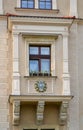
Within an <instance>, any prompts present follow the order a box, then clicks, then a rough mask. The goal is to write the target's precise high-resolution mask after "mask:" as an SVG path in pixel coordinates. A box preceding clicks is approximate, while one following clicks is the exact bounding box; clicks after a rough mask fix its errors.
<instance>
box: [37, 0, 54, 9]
mask: <svg viewBox="0 0 83 130" xmlns="http://www.w3.org/2000/svg"><path fill="white" fill-rule="evenodd" d="M39 8H40V9H52V0H39Z"/></svg>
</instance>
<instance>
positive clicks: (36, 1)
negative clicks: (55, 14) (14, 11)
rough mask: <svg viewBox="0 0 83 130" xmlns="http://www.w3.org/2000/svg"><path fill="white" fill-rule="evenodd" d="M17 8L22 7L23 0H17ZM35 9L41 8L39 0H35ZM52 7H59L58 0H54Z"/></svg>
mask: <svg viewBox="0 0 83 130" xmlns="http://www.w3.org/2000/svg"><path fill="white" fill-rule="evenodd" d="M17 8H21V0H17ZM34 8H35V9H39V6H38V0H35V7H34ZM52 9H57V0H52Z"/></svg>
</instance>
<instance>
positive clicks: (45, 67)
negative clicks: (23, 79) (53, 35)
mask: <svg viewBox="0 0 83 130" xmlns="http://www.w3.org/2000/svg"><path fill="white" fill-rule="evenodd" d="M29 50H30V52H29V60H30V68H29V69H30V73H31V72H37V73H44V72H45V73H49V72H50V46H48V47H46V46H30V47H29Z"/></svg>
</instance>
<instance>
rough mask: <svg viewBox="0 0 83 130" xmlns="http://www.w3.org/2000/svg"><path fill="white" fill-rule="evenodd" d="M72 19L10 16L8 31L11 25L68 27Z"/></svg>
mask: <svg viewBox="0 0 83 130" xmlns="http://www.w3.org/2000/svg"><path fill="white" fill-rule="evenodd" d="M72 20H73V19H67V18H60V17H38V16H10V17H9V18H8V29H9V30H11V29H12V26H13V25H24V24H25V25H27V24H32V25H52V26H53V25H56V26H57V25H59V26H70V25H71V24H72Z"/></svg>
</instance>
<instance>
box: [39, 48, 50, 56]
mask: <svg viewBox="0 0 83 130" xmlns="http://www.w3.org/2000/svg"><path fill="white" fill-rule="evenodd" d="M41 54H42V55H49V54H50V48H49V47H41Z"/></svg>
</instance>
